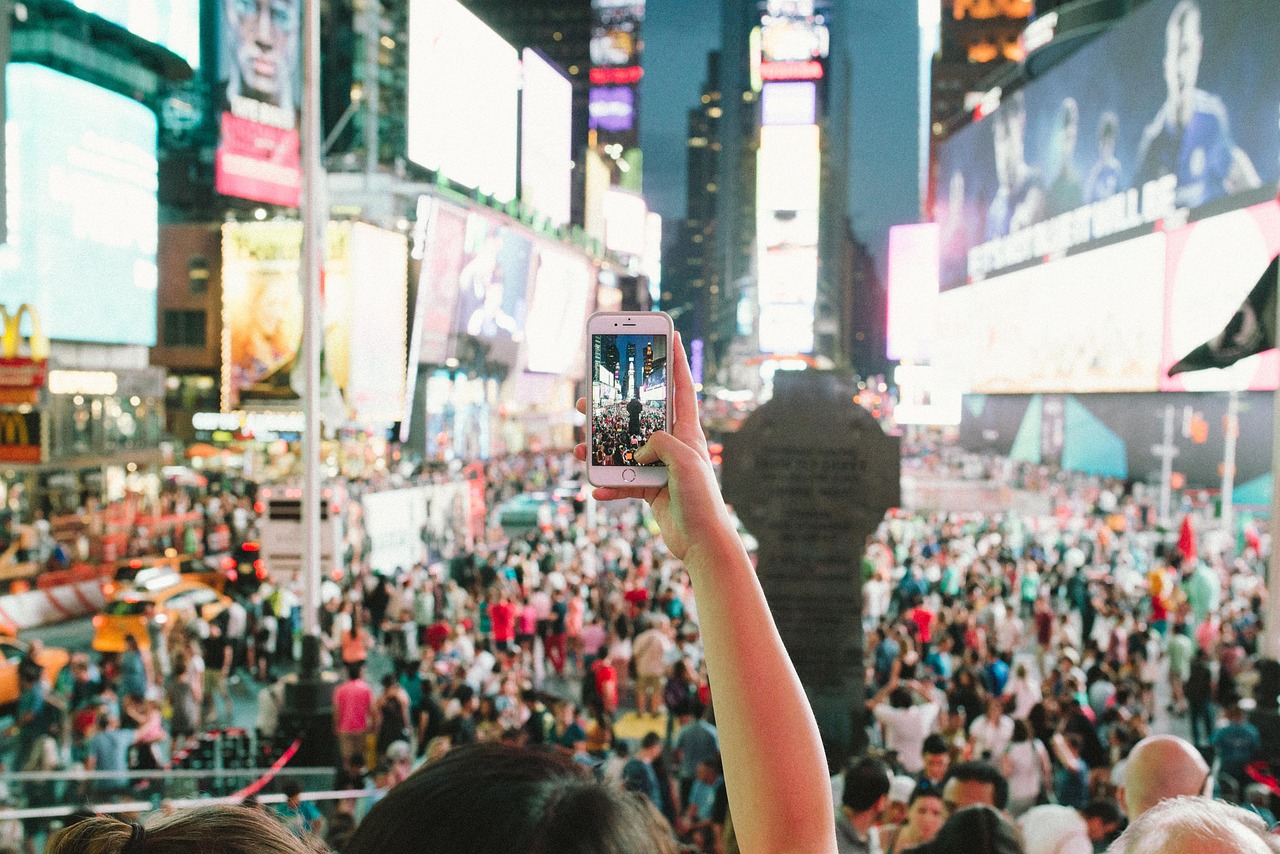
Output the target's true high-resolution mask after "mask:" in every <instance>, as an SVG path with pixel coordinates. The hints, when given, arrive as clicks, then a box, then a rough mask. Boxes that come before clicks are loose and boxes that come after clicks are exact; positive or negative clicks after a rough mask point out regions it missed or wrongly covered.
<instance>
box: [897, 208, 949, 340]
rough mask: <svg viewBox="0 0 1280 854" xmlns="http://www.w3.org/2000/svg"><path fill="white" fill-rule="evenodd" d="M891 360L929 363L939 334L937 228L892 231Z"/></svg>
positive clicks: (924, 225) (900, 227) (902, 227)
mask: <svg viewBox="0 0 1280 854" xmlns="http://www.w3.org/2000/svg"><path fill="white" fill-rule="evenodd" d="M888 303H889V306H888V316H889V321H888V333H887V335H886V344H887V348H886V349H887V352H888V356H889V359H890V360H892V361H895V362H903V361H910V362H927V361H929V356H930V351H931V347H932V343H933V339H934V337H935V336H936V335H937V334H938V226H937V224H936V223H922V224H916V225H895V226H893V227H892V228H890V229H889V299H888Z"/></svg>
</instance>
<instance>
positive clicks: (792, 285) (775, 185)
mask: <svg viewBox="0 0 1280 854" xmlns="http://www.w3.org/2000/svg"><path fill="white" fill-rule="evenodd" d="M819 141H820V138H819V131H818V126H817V125H797V126H789V125H767V126H765V127H763V128H761V129H760V153H759V157H758V158H757V161H756V169H757V173H756V244H757V246H758V247H759V262H758V276H757V281H758V291H759V303H760V349H761V351H762V352H765V353H791V354H795V353H808V352H812V350H813V316H814V308H815V305H816V302H817V298H818V202H819V181H820V177H821V162H822V159H821V158H822V155H821V150H820V147H819Z"/></svg>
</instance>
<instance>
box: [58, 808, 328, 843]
mask: <svg viewBox="0 0 1280 854" xmlns="http://www.w3.org/2000/svg"><path fill="white" fill-rule="evenodd" d="M141 824H142V826H143V828H144V829H145V830H146V837H145V840H144V842H143V844H142V845H141V846H138V850H139V851H140V852H145V854H321V852H323V851H324V850H325V849H324V848H321V847H318V846H317V845H315V844H312V843H310V842H308V841H306V840H302V839H299V838H298V837H296V836H294V835H293V834H292V833H290V832H289V829H288V828H286V827H285V826H284V824H283V823H282V822H280V821H278V820H276V818H275V817H274V816H271V815H268V814H267V813H265V812H263V811H262V810H261V809H257V808H253V807H243V806H208V807H196V808H194V809H188V810H179V811H177V812H174V813H172V814H170V815H163V816H158V815H157V816H153V817H152V818H150V819H148V820H147V821H144V822H141ZM132 835H133V825H132V824H129V823H128V822H124V821H121V820H119V819H116V818H108V817H106V816H94V817H93V818H89V819H85V820H84V821H80V822H77V823H76V824H73V825H71V826H70V827H67V828H64V829H63V830H60V831H58V832H57V833H55V834H54V835H53V836H52V837H50V839H49V844H48V847H47V848H45V854H120V852H121V851H122V850H123V849H124V848H125V846H126V845H127V844H128V842H129V840H130V838H131V836H132Z"/></svg>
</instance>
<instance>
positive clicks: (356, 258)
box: [347, 223, 409, 424]
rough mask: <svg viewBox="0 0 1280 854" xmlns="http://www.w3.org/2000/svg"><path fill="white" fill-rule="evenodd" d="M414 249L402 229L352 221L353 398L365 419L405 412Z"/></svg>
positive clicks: (382, 420) (384, 420) (377, 420)
mask: <svg viewBox="0 0 1280 854" xmlns="http://www.w3.org/2000/svg"><path fill="white" fill-rule="evenodd" d="M408 252H409V242H408V239H407V238H406V237H405V236H404V235H403V234H400V233H399V232H395V231H387V230H385V229H381V228H374V227H373V226H371V225H365V224H364V223H356V224H355V225H353V226H351V270H352V273H353V275H354V277H355V280H354V281H353V282H352V285H353V292H352V294H351V362H350V366H349V368H348V372H349V373H348V381H347V402H348V404H349V405H350V406H351V408H352V409H353V410H355V416H356V420H357V421H359V422H360V423H362V424H390V423H392V422H393V421H398V420H399V419H400V418H401V417H403V415H404V394H405V346H406V341H405V337H406V336H405V314H406V312H407V311H408V303H409V297H408V284H409V281H408V263H407V259H408Z"/></svg>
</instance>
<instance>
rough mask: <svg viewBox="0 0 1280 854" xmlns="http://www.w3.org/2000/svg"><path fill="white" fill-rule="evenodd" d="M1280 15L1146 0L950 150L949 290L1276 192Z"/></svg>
mask: <svg viewBox="0 0 1280 854" xmlns="http://www.w3.org/2000/svg"><path fill="white" fill-rule="evenodd" d="M1278 38H1280V4H1276V3H1253V4H1248V7H1247V13H1242V7H1240V6H1238V5H1237V4H1233V3H1220V2H1218V3H1215V2H1207V0H1153V2H1150V3H1147V4H1145V5H1143V6H1141V7H1140V8H1136V9H1135V10H1134V11H1133V12H1132V13H1130V14H1129V15H1128V16H1127V17H1126V18H1124V19H1123V20H1122V21H1120V22H1119V23H1117V24H1116V25H1115V26H1114V27H1113V28H1112V29H1111V30H1110V31H1108V32H1107V33H1105V34H1103V35H1101V36H1099V37H1098V38H1097V39H1095V40H1094V41H1092V42H1091V43H1089V44H1088V45H1086V46H1085V47H1083V48H1081V49H1080V50H1079V51H1078V52H1076V53H1075V54H1073V55H1072V56H1071V57H1070V58H1069V59H1067V60H1066V61H1065V62H1063V63H1062V64H1061V65H1059V66H1057V67H1055V68H1053V69H1052V70H1051V71H1049V72H1047V73H1046V74H1044V75H1043V76H1041V77H1039V78H1037V79H1036V80H1034V81H1033V82H1031V83H1030V84H1029V85H1027V86H1026V87H1024V88H1022V89H1021V90H1018V91H1016V92H1014V93H1012V94H1009V93H1005V94H1004V96H1003V97H1002V99H1001V102H1000V106H999V108H998V109H996V110H995V111H994V112H993V113H992V114H991V115H990V116H988V117H986V118H984V119H983V120H982V121H980V122H977V123H975V124H973V125H971V126H969V127H966V128H964V129H963V130H961V131H959V132H957V133H956V134H955V135H954V136H952V137H951V138H950V139H948V140H946V141H945V142H943V143H942V145H941V148H940V152H939V160H938V188H937V207H936V209H935V215H934V218H935V220H936V221H937V222H938V223H939V225H940V226H941V229H942V235H941V241H942V287H943V289H944V290H946V289H948V288H954V287H959V286H961V285H964V284H966V283H970V282H976V281H981V280H982V279H985V278H990V277H992V276H996V275H999V274H1000V273H1002V272H1005V271H1008V270H1013V269H1017V268H1019V267H1024V266H1028V265H1033V264H1038V263H1041V262H1042V261H1044V260H1045V259H1053V258H1059V257H1062V256H1064V255H1066V254H1069V253H1071V252H1078V251H1087V249H1088V248H1090V247H1089V245H1090V244H1091V243H1095V242H1096V241H1101V240H1108V241H1114V240H1117V239H1122V238H1125V237H1130V236H1134V235H1138V234H1142V233H1146V232H1151V231H1153V230H1156V229H1157V228H1160V227H1162V226H1163V225H1166V224H1168V223H1170V222H1172V223H1178V222H1186V221H1188V220H1190V221H1193V222H1194V221H1196V220H1200V219H1206V218H1208V217H1211V216H1215V215H1218V214H1221V213H1225V212H1227V211H1230V210H1235V209H1239V208H1243V207H1249V206H1251V205H1255V204H1259V203H1262V202H1264V201H1267V200H1269V199H1272V198H1274V197H1275V192H1276V183H1277V178H1278V177H1280V123H1278V122H1277V116H1278V115H1280V87H1278V86H1277V85H1276V81H1277V80H1280V51H1277V50H1276V49H1275V45H1276V43H1277V39H1278Z"/></svg>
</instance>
